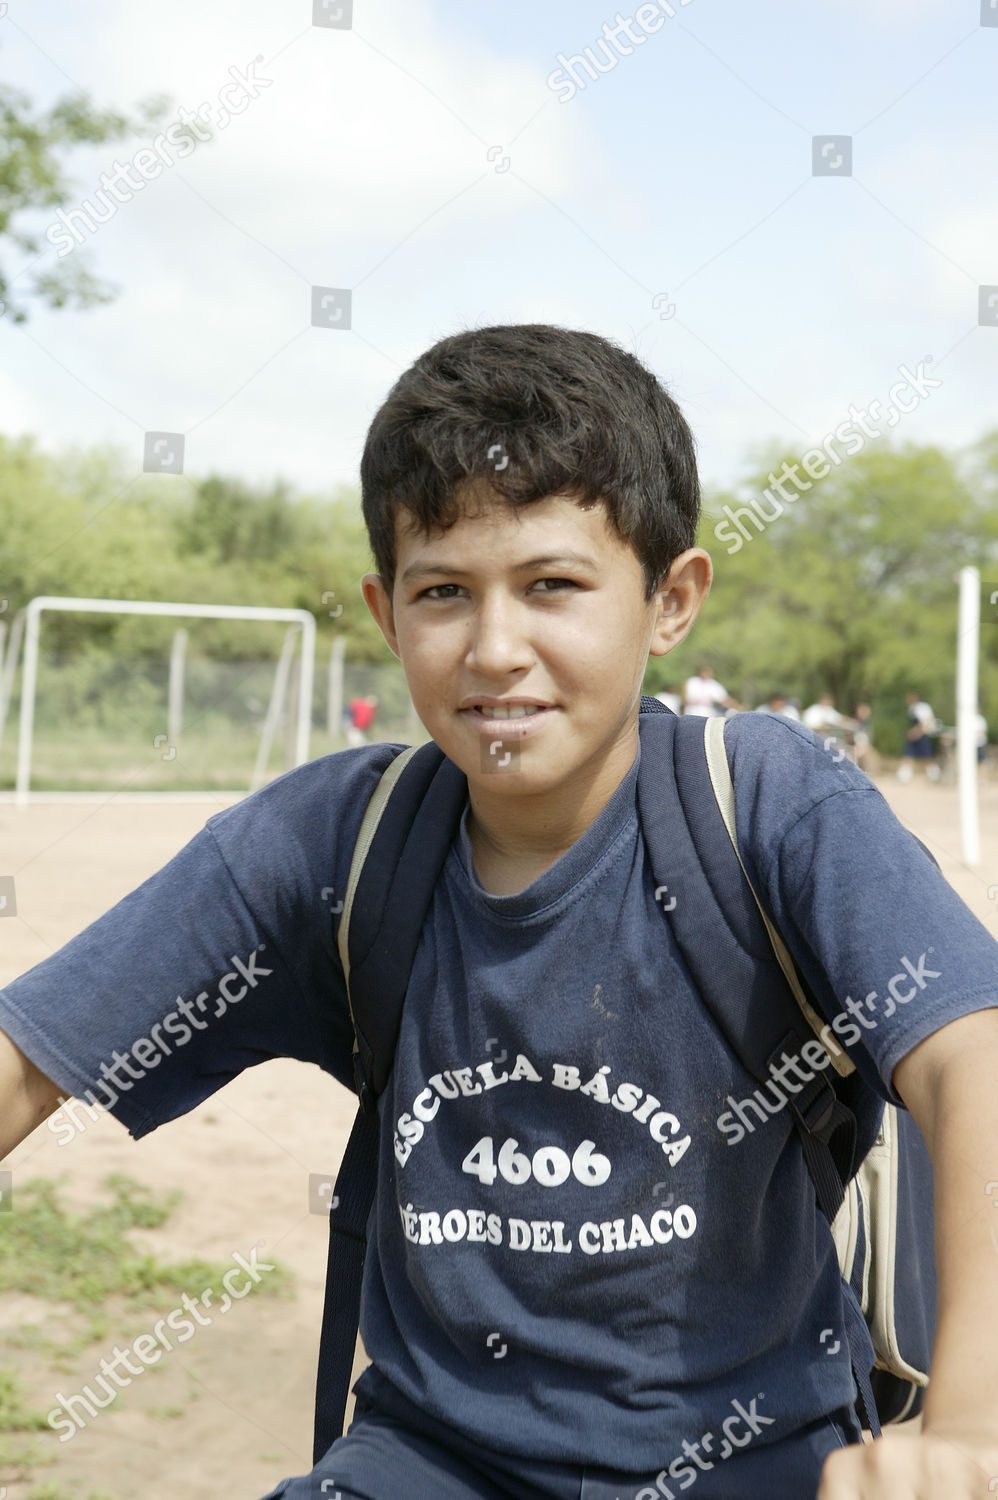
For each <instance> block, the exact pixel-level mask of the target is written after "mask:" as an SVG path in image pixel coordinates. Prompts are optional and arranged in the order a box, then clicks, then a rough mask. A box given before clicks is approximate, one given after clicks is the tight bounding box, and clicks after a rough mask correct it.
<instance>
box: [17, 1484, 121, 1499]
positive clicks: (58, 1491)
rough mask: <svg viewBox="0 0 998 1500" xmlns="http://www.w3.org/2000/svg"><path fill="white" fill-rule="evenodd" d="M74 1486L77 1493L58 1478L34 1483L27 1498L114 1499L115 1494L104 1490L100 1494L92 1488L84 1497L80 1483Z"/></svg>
mask: <svg viewBox="0 0 998 1500" xmlns="http://www.w3.org/2000/svg"><path fill="white" fill-rule="evenodd" d="M74 1488H75V1489H76V1491H77V1492H76V1493H75V1494H71V1493H70V1492H69V1490H67V1489H66V1488H65V1486H64V1485H62V1484H60V1483H59V1482H58V1481H57V1480H55V1479H48V1480H46V1482H45V1483H44V1484H36V1485H33V1486H32V1487H31V1489H30V1490H29V1491H28V1493H27V1496H26V1497H25V1500H114V1496H113V1495H108V1494H107V1493H106V1492H105V1491H103V1490H102V1491H101V1492H100V1494H98V1493H97V1491H96V1490H91V1491H90V1493H89V1494H88V1495H87V1496H86V1497H84V1496H81V1495H80V1494H79V1486H78V1485H76V1486H74Z"/></svg>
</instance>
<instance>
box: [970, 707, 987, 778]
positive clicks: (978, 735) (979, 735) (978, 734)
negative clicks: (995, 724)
mask: <svg viewBox="0 0 998 1500" xmlns="http://www.w3.org/2000/svg"><path fill="white" fill-rule="evenodd" d="M973 723H974V739H975V741H976V744H977V764H978V765H981V764H982V763H983V762H984V761H985V760H987V757H988V721H987V719H986V718H985V717H984V715H983V714H981V713H977V714H975V715H974V721H973Z"/></svg>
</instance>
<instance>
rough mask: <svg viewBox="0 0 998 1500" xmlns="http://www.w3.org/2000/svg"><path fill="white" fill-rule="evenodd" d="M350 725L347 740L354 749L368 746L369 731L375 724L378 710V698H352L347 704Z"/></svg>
mask: <svg viewBox="0 0 998 1500" xmlns="http://www.w3.org/2000/svg"><path fill="white" fill-rule="evenodd" d="M347 708H348V709H349V711H350V723H349V724H348V725H347V740H348V742H349V743H350V745H352V746H353V747H354V748H356V747H357V746H358V745H366V744H367V731H368V730H369V729H370V727H371V725H372V724H373V723H374V715H375V714H376V713H377V710H378V700H377V698H373V697H372V698H351V699H350V702H349V703H348V704H347Z"/></svg>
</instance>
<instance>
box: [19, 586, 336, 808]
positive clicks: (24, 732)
mask: <svg viewBox="0 0 998 1500" xmlns="http://www.w3.org/2000/svg"><path fill="white" fill-rule="evenodd" d="M50 610H62V611H67V612H68V611H77V612H81V613H88V614H120V615H161V616H173V617H175V618H181V619H184V618H186V619H205V620H257V621H276V622H279V623H280V622H283V623H285V624H287V625H288V626H290V627H294V628H296V630H297V631H300V634H301V670H300V679H299V690H298V694H297V700H298V701H297V712H296V723H295V734H294V748H293V755H294V764H295V765H302V764H304V762H305V761H307V760H308V755H309V738H310V732H311V723H312V693H313V683H314V678H315V643H316V629H315V616H314V615H313V614H311V612H310V611H309V610H307V609H278V608H273V609H271V608H267V607H266V606H262V605H248V604H247V605H241V604H177V603H168V602H165V601H160V600H150V599H146V600H140V599H83V598H73V597H60V596H55V595H47V594H41V595H39V596H38V597H37V598H35V599H32V600H31V602H30V604H28V606H27V608H26V610H25V611H24V664H23V675H22V687H21V714H20V729H19V738H18V753H17V777H16V783H15V801H16V803H17V805H18V806H21V807H23V806H25V805H26V804H27V801H28V797H29V792H30V786H31V751H32V736H33V731H34V718H35V694H36V690H37V684H38V653H39V640H40V634H41V617H42V614H43V613H44V612H46V611H50ZM11 645H13V642H12V643H11ZM180 649H181V648H180V646H179V643H178V644H177V654H178V655H179V650H180ZM179 670H180V667H179V662H177V664H176V665H175V666H174V673H175V674H179ZM171 675H173V674H171ZM176 692H177V688H176V686H175V687H174V694H176ZM178 709H179V704H178V703H177V702H176V699H175V701H174V712H175V713H176V712H177V711H178Z"/></svg>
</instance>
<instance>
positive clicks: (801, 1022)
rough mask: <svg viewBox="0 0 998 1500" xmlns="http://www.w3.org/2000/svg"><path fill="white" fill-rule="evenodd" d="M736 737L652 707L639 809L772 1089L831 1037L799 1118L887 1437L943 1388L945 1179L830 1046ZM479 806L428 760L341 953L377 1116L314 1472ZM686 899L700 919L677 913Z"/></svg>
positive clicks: (706, 980) (341, 1259) (691, 960)
mask: <svg viewBox="0 0 998 1500" xmlns="http://www.w3.org/2000/svg"><path fill="white" fill-rule="evenodd" d="M724 723H725V721H724V719H718V718H706V719H704V718H700V717H694V716H687V717H684V718H679V717H677V716H676V715H675V714H673V713H672V712H671V710H669V709H667V708H666V707H665V705H664V704H662V703H660V702H659V701H658V700H657V699H655V698H651V697H647V696H644V695H643V696H642V698H641V703H640V713H639V726H640V735H641V760H640V765H639V768H638V782H637V798H638V812H639V818H640V822H641V828H642V833H643V836H644V839H645V844H646V846H647V856H648V863H649V866H650V868H651V871H652V874H653V877H654V881H655V895H656V899H657V900H658V901H659V902H660V904H661V909H662V912H663V917H664V918H665V919H667V920H668V921H669V922H670V923H671V924H672V927H673V932H674V934H675V937H676V940H677V943H678V946H679V949H680V952H681V953H682V956H683V958H684V960H685V962H686V964H687V966H688V968H689V970H690V973H691V976H692V978H693V981H694V984H695V985H696V988H697V989H698V991H699V992H700V996H701V998H702V1000H703V1002H704V1004H706V1005H707V1007H708V1009H709V1010H710V1012H711V1014H712V1015H713V1017H714V1019H715V1021H716V1022H717V1024H718V1026H719V1028H720V1030H721V1033H722V1035H723V1036H724V1037H725V1039H726V1040H727V1042H728V1044H729V1046H730V1048H731V1051H732V1052H733V1053H734V1054H735V1056H737V1057H738V1059H739V1060H740V1061H741V1063H742V1065H743V1066H744V1067H745V1068H746V1069H747V1071H748V1072H749V1073H750V1074H751V1075H752V1076H753V1077H754V1078H756V1079H757V1080H758V1081H759V1082H760V1083H766V1082H768V1081H770V1079H771V1074H770V1071H769V1064H770V1062H773V1063H776V1062H777V1061H778V1060H779V1059H780V1058H781V1057H782V1055H783V1054H784V1053H787V1054H790V1055H793V1056H798V1055H800V1053H801V1049H802V1048H803V1047H804V1045H805V1044H808V1043H809V1044H811V1045H813V1044H814V1036H815V1034H816V1033H820V1032H821V1030H822V1028H823V1029H824V1032H825V1037H824V1039H823V1043H822V1044H823V1046H824V1048H825V1051H826V1053H828V1054H829V1055H830V1056H831V1066H830V1067H829V1068H827V1070H822V1071H818V1070H817V1068H815V1072H814V1077H813V1079H812V1081H811V1082H810V1083H807V1084H804V1085H802V1086H801V1089H800V1092H799V1093H797V1094H796V1095H792V1096H791V1097H790V1098H789V1099H788V1105H789V1109H790V1112H791V1114H792V1118H793V1122H794V1125H795V1127H796V1130H797V1135H798V1139H799V1141H800V1144H801V1148H802V1150H803V1152H804V1157H805V1160H806V1163H807V1167H808V1170H809V1172H810V1175H811V1178H812V1182H813V1184H814V1190H815V1197H816V1200H817V1205H818V1207H819V1208H820V1210H821V1212H822V1213H823V1214H824V1215H825V1217H826V1219H827V1220H828V1222H829V1224H830V1225H831V1228H832V1234H833V1239H834V1241H835V1245H836V1251H837V1255H838V1260H839V1266H840V1269H841V1272H842V1276H843V1281H844V1283H845V1286H844V1291H843V1305H844V1307H845V1312H846V1330H845V1332H846V1336H847V1338H848V1341H849V1347H850V1356H851V1363H852V1369H853V1376H854V1379H855V1382H856V1387H857V1399H856V1407H857V1412H858V1414H859V1416H860V1419H861V1421H862V1423H863V1426H864V1427H867V1428H869V1429H870V1431H871V1432H872V1433H873V1435H874V1436H878V1435H879V1433H880V1430H881V1423H882V1422H891V1421H901V1420H904V1419H905V1418H907V1417H910V1416H912V1415H914V1414H915V1413H916V1412H917V1411H918V1410H919V1409H920V1407H921V1402H922V1398H923V1395H924V1388H925V1386H926V1385H927V1384H928V1368H929V1356H930V1353H931V1348H932V1339H933V1335H934V1330H935V1317H936V1276H935V1260H934V1248H933V1213H932V1168H931V1161H930V1158H929V1155H928V1150H927V1148H926V1146H925V1143H924V1141H923V1139H922V1137H921V1135H920V1133H919V1132H918V1130H917V1127H916V1126H915V1124H914V1122H913V1121H912V1120H911V1117H910V1115H909V1114H908V1113H907V1111H905V1110H897V1109H895V1108H894V1107H893V1106H892V1105H889V1104H888V1105H884V1103H883V1101H882V1099H880V1097H879V1095H877V1094H875V1093H874V1091H873V1089H872V1088H871V1087H870V1086H869V1085H868V1084H866V1083H865V1082H864V1081H863V1080H862V1079H861V1078H860V1077H859V1075H858V1073H857V1072H856V1068H855V1065H854V1063H853V1062H852V1060H851V1059H850V1058H849V1057H847V1056H846V1054H845V1053H844V1052H843V1051H842V1049H841V1048H839V1047H837V1045H836V1044H835V1043H828V1033H829V1028H828V1027H827V1026H825V1025H824V1021H823V1018H822V1017H821V1016H820V1015H819V1014H818V1012H817V1010H816V1008H815V1005H814V1003H813V1000H812V997H811V996H810V995H809V994H808V992H807V989H806V987H805V985H804V982H803V980H802V978H801V976H800V975H799V973H798V972H797V970H796V968H795V966H794V963H793V960H792V959H791V957H790V954H789V952H788V951H787V949H786V947H785V945H784V944H783V942H782V940H781V938H780V936H779V934H778V933H777V931H776V929H775V927H774V926H773V924H772V922H771V921H770V919H769V917H768V916H767V915H766V913H765V911H764V910H763V908H762V905H761V903H760V902H759V899H758V897H757V895H756V893H755V892H754V890H753V889H752V887H751V885H750V883H749V881H748V876H747V874H746V873H745V870H744V868H743V867H742V865H741V859H740V856H739V853H738V848H737V841H736V839H735V832H734V795H733V788H732V785H731V777H730V773H729V770H728V763H727V756H726V754H725V751H724V744H723V737H724ZM670 772H671V774H670ZM466 801H467V778H466V777H465V775H464V773H463V772H462V771H460V770H459V768H458V767H457V766H456V765H455V764H454V762H453V761H451V760H449V759H448V758H447V757H446V756H445V755H444V754H443V752H442V751H441V750H440V748H439V747H438V746H437V745H436V744H434V743H433V742H432V741H431V742H429V743H428V744H424V745H421V746H419V747H411V746H410V747H408V748H406V749H404V750H403V751H402V752H401V753H399V754H398V755H397V756H396V757H395V759H394V760H393V761H392V763H391V765H390V766H389V767H388V769H387V770H386V771H385V773H384V775H383V776H382V778H381V781H380V783H379V785H378V786H377V787H376V789H375V792H374V794H373V796H372V798H371V800H370V802H369V804H368V807H367V810H366V812H365V815H364V819H363V822H362V824H361V828H360V832H359V834H358V838H357V842H356V845H355V849H354V855H353V861H352V864H351V868H350V878H349V883H348V887H347V890H346V893H345V895H344V898H343V910H342V914H341V917H340V925H339V930H338V934H337V943H338V948H339V954H340V959H341V963H342V966H343V974H344V979H345V983H346V988H347V996H348V1001H349V1005H350V1014H351V1019H352V1021H353V1029H354V1054H353V1071H354V1081H355V1085H356V1088H357V1093H358V1097H359V1101H360V1108H359V1109H358V1112H357V1116H356V1119H355V1121H354V1125H353V1129H352V1131H351V1135H350V1140H349V1142H348V1145H347V1148H346V1151H345V1153H344V1157H343V1161H342V1164H341V1166H340V1170H339V1174H338V1176H337V1181H336V1188H335V1192H334V1195H333V1198H332V1203H333V1205H335V1206H334V1207H333V1208H332V1209H331V1212H330V1218H329V1228H330V1239H329V1259H328V1265H327V1272H326V1301H325V1307H324V1310H323V1319H322V1331H321V1336H320V1345H319V1368H318V1377H317V1387H316V1419H315V1445H314V1458H313V1462H314V1463H318V1461H319V1459H320V1458H321V1457H322V1455H323V1454H324V1453H325V1452H326V1451H327V1449H328V1448H329V1447H330V1445H331V1444H332V1443H333V1442H334V1441H335V1439H336V1438H337V1437H339V1436H340V1434H341V1432H342V1427H343V1414H344V1410H345V1407H346V1401H347V1395H348V1391H349V1385H350V1376H351V1371H352V1365H353V1356H354V1349H355V1344H356V1339H357V1329H358V1319H359V1306H360V1292H361V1282H362V1277H363V1266H364V1254H365V1249H366V1237H367V1228H368V1221H369V1218H370V1214H371V1208H372V1204H373V1201H374V1194H375V1186H376V1180H377V1171H378V1139H379V1121H378V1113H377V1108H378V1099H379V1097H380V1095H381V1094H382V1092H383V1090H384V1088H385V1086H386V1084H387V1081H388V1077H389V1075H390V1073H391V1069H392V1064H393V1059H394V1052H395V1043H396V1040H397V1037H398V1030H399V1025H400V1023H401V1016H402V1005H403V1002H404V999H405V991H406V987H407V985H408V981H409V973H410V969H411V965H412V961H413V958H414V956H415V952H416V946H417V944H418V942H419V936H420V932H421V929H422V926H423V922H424V919H425V917H426V915H427V912H428V911H429V907H430V903H431V901H432V899H433V892H434V888H435V886H436V882H437V880H438V878H439V876H440V873H441V871H442V869H443V865H444V862H445V860H446V858H447V856H448V854H449V852H450V849H451V845H452V843H453V839H454V836H455V834H456V832H457V828H458V825H459V822H460V817H461V813H462V811H463V809H464V806H465V803H466ZM912 837H913V835H912ZM917 842H920V841H917ZM921 847H922V848H923V850H924V845H922V846H921ZM925 854H926V856H927V857H928V858H930V859H931V858H932V856H931V854H929V852H928V851H927V850H925ZM673 892H682V896H683V899H682V900H677V899H675V898H674V897H673V896H672V895H671V894H670V895H669V897H668V899H667V900H665V899H663V897H665V896H666V893H673ZM798 1076H799V1075H798ZM864 1320H865V1326H864ZM831 1333H832V1331H831V1330H829V1334H831ZM871 1342H872V1344H873V1348H874V1356H875V1358H874V1364H875V1368H874V1369H873V1371H872V1379H871V1371H870V1354H869V1346H870V1343H871Z"/></svg>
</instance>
